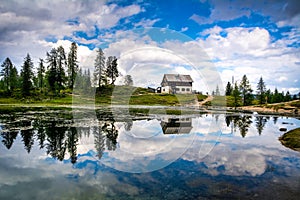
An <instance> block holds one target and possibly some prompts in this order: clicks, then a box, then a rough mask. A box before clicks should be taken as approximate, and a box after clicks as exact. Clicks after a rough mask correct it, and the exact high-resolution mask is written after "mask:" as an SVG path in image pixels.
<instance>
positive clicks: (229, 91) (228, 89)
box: [225, 81, 232, 96]
mask: <svg viewBox="0 0 300 200" xmlns="http://www.w3.org/2000/svg"><path fill="white" fill-rule="evenodd" d="M231 93H232V86H231V84H230V82H229V81H228V82H227V85H226V91H225V95H226V96H230V95H231Z"/></svg>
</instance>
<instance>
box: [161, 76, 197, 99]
mask: <svg viewBox="0 0 300 200" xmlns="http://www.w3.org/2000/svg"><path fill="white" fill-rule="evenodd" d="M192 86H193V80H192V78H191V76H190V75H182V74H165V75H164V77H163V80H162V82H161V93H169V94H191V93H192V91H193V90H192Z"/></svg>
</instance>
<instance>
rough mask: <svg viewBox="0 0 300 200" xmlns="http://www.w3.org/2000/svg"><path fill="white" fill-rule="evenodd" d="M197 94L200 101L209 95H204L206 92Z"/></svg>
mask: <svg viewBox="0 0 300 200" xmlns="http://www.w3.org/2000/svg"><path fill="white" fill-rule="evenodd" d="M196 96H197V99H198V101H203V100H204V99H206V98H207V95H204V94H197V95H196Z"/></svg>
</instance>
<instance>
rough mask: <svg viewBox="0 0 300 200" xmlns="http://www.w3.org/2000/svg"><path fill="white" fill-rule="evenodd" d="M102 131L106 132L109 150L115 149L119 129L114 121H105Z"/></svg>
mask: <svg viewBox="0 0 300 200" xmlns="http://www.w3.org/2000/svg"><path fill="white" fill-rule="evenodd" d="M102 131H103V132H104V133H106V138H107V140H106V147H107V149H108V150H110V151H113V150H115V149H116V146H117V138H118V130H117V129H116V127H115V125H114V122H111V123H110V124H109V123H104V125H103V126H102Z"/></svg>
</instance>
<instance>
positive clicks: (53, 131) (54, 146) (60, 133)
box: [46, 121, 67, 161]
mask: <svg viewBox="0 0 300 200" xmlns="http://www.w3.org/2000/svg"><path fill="white" fill-rule="evenodd" d="M66 130H67V128H66V127H57V126H56V122H54V121H52V122H51V125H50V126H48V127H46V135H47V140H48V144H47V145H46V148H47V154H50V155H51V156H52V157H53V158H57V159H58V160H60V161H62V160H63V159H64V157H65V152H66V142H65V140H64V139H65V132H66Z"/></svg>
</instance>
